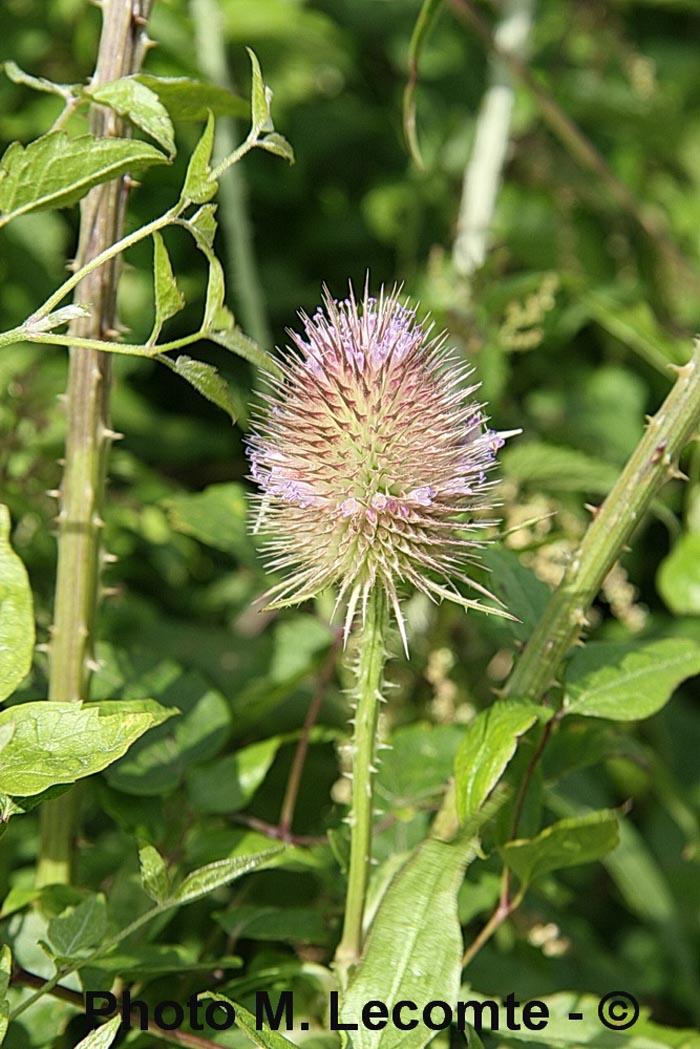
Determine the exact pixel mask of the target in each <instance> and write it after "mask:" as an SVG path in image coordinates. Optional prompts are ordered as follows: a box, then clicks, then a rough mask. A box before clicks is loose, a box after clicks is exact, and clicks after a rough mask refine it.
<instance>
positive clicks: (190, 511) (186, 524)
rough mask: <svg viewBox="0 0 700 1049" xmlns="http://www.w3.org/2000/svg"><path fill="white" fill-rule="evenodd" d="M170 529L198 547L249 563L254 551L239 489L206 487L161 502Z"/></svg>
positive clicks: (230, 484) (234, 485)
mask: <svg viewBox="0 0 700 1049" xmlns="http://www.w3.org/2000/svg"><path fill="white" fill-rule="evenodd" d="M165 506H166V509H167V512H168V518H169V520H170V524H171V525H172V527H173V528H174V529H175V530H176V531H178V532H184V533H185V535H191V536H194V538H195V539H197V540H199V542H200V543H206V544H207V545H208V546H213V547H214V548H215V549H216V550H223V551H224V553H227V554H231V555H233V556H234V557H238V558H240V559H241V560H243V561H245V562H247V563H253V561H254V558H255V556H256V555H255V547H254V545H253V542H252V540H251V538H250V534H249V532H248V527H247V514H248V504H247V502H246V493H245V489H244V487H243V485H241V484H237V483H236V482H235V481H229V482H225V483H223V484H210V485H208V486H207V487H206V488H204V489H203V490H202V491H201V492H181V493H179V494H178V495H174V496H171V497H170V498H169V499H167V500H166V501H165Z"/></svg>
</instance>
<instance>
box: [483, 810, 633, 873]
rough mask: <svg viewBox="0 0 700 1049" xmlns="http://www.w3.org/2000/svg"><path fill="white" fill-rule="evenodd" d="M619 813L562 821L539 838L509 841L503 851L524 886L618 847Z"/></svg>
mask: <svg viewBox="0 0 700 1049" xmlns="http://www.w3.org/2000/svg"><path fill="white" fill-rule="evenodd" d="M618 836H619V831H618V823H617V814H616V813H615V812H612V811H610V810H608V809H603V810H601V811H599V812H590V813H587V814H586V815H585V816H574V817H572V818H571V819H565V820H559V822H558V823H554V824H552V826H551V827H546V828H545V830H543V831H542V832H541V833H540V834H538V835H537V837H535V838H520V839H518V840H516V841H509V842H508V843H507V844H506V845H504V846H502V848H501V849H500V852H501V854H502V856H503V859H504V861H505V863H506V864H507V865H508V866H509V867H510V869H511V870H512V871H514V872H515V873H516V874H517V876H518V878H519V879H520V881H521V883H522V884H523V886H527V885H529V884H530V882H532V881H533V880H534V879H535V878H541V877H542V875H543V874H548V873H549V872H550V871H555V870H560V869H561V868H562V867H574V866H577V865H578V864H580V863H591V862H592V861H593V860H597V859H600V857H601V856H604V855H605V854H606V853H607V852H610V851H611V850H612V849H614V848H615V846H616V845H617V842H618Z"/></svg>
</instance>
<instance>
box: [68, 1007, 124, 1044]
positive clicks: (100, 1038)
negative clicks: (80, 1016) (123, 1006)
mask: <svg viewBox="0 0 700 1049" xmlns="http://www.w3.org/2000/svg"><path fill="white" fill-rule="evenodd" d="M121 1022H122V1018H121V1013H117V1015H116V1016H113V1017H112V1019H111V1020H108V1021H107V1023H106V1024H102V1026H101V1027H96V1028H95V1030H94V1031H90V1033H89V1034H87V1035H85V1037H84V1038H83V1040H82V1041H80V1042H78V1044H77V1045H76V1047H75V1049H109V1047H110V1045H111V1044H112V1042H113V1041H114V1039H115V1038H116V1037H117V1032H118V1031H119V1028H120V1027H121Z"/></svg>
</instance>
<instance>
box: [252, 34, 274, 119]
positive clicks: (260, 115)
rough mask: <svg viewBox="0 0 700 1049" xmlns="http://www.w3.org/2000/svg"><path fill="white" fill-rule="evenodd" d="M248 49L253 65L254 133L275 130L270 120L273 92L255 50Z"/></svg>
mask: <svg viewBox="0 0 700 1049" xmlns="http://www.w3.org/2000/svg"><path fill="white" fill-rule="evenodd" d="M246 51H247V52H248V57H249V58H250V64H251V66H252V83H251V87H250V113H251V121H252V124H253V133H254V134H256V135H257V134H258V133H259V132H260V131H272V130H273V128H272V124H271V121H270V100H271V98H272V93H271V91H270V89H269V88H267V87H265V82H264V81H263V77H262V71H261V69H260V63H259V62H258V59H257V56H256V54H255V52H254V51H252V50H251V49H250V48H249V47H247V48H246Z"/></svg>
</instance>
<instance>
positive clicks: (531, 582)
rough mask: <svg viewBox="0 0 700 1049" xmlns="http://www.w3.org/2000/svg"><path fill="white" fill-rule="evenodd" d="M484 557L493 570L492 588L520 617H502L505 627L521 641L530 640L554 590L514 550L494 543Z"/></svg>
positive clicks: (490, 585)
mask: <svg viewBox="0 0 700 1049" xmlns="http://www.w3.org/2000/svg"><path fill="white" fill-rule="evenodd" d="M481 560H482V561H483V563H484V564H485V565H486V567H487V568H488V569H490V572H491V574H490V576H489V589H491V590H493V592H494V594H495V595H496V597H499V598H500V599H501V601H502V602H503V604H504V606H505V607H506V608H507V609H508V611H509V612H512V614H513V615H514V616H515V617H516V620H518V621H517V622H516V621H515V620H503V622H504V623H505V625H506V629H507V630H509V631H510V633H511V634H512V635H513V636H514V637H515V638H516V639H517V640H518V641H522V642H524V641H527V639H528V638H529V637H530V634H531V633H532V631H533V630H534V628H535V626H536V624H537V623H538V622H539V620H540V617H541V615H542V613H543V612H544V610H545V607H546V605H547V602H548V601H549V598H550V597H551V593H552V592H551V590H550V589H549V587H548V586H547V584H546V583H544V582H543V581H542V580H541V579H538V578H537V576H536V575H535V573H534V572H533V571H532V569H531V568H527V567H526V566H525V565H524V564H523V563H522V561H521V560H520V558H519V557H518V556H517V554H515V553H514V552H513V551H512V550H507V549H506V548H505V547H496V546H491V547H489V548H488V549H486V550H484V551H483V553H482V554H481Z"/></svg>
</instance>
